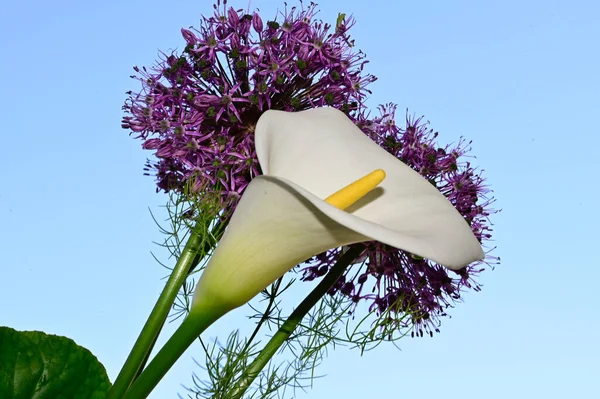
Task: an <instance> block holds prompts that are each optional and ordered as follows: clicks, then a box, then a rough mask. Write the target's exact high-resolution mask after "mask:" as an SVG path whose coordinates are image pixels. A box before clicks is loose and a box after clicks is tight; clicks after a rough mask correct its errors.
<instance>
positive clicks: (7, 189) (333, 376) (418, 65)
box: [0, 0, 600, 399]
mask: <svg viewBox="0 0 600 399" xmlns="http://www.w3.org/2000/svg"><path fill="white" fill-rule="evenodd" d="M321 3H322V4H321V7H320V8H321V10H322V13H321V17H322V18H324V19H326V20H329V21H331V22H334V21H335V17H336V16H337V13H338V12H345V13H348V14H350V13H353V14H354V15H355V16H356V18H357V19H358V23H357V25H356V27H355V28H354V29H353V32H354V33H353V34H354V37H355V39H356V43H357V46H358V47H360V48H361V49H363V50H364V51H365V52H366V53H367V55H368V58H369V59H370V60H371V63H370V64H369V69H368V70H369V72H371V73H373V74H375V75H376V76H378V77H379V80H378V81H377V82H376V83H375V84H373V85H372V89H373V91H374V94H373V96H372V98H371V104H377V103H381V102H387V101H394V102H396V103H398V104H399V109H400V110H402V109H404V108H406V107H408V108H410V110H411V111H413V112H415V113H417V114H424V115H425V116H426V117H427V119H429V120H430V121H431V122H432V126H433V127H434V128H435V129H436V130H438V131H440V134H441V136H440V137H441V139H442V140H443V141H445V142H450V141H454V140H456V139H458V137H459V136H464V137H466V138H469V139H472V140H473V153H474V154H476V155H477V159H476V160H475V163H476V164H478V165H479V166H481V167H482V168H484V169H485V170H486V176H487V178H488V181H489V183H490V184H491V186H492V187H493V189H494V190H495V196H496V197H497V198H498V202H497V206H498V207H499V208H502V209H503V212H502V213H501V214H499V215H497V216H496V217H494V221H495V225H496V226H495V234H494V237H495V239H496V244H497V246H498V249H497V251H496V252H495V253H496V254H497V255H499V256H501V257H502V264H501V265H500V266H499V267H498V268H496V270H495V271H489V272H486V273H484V274H483V276H482V277H481V281H482V282H483V283H484V285H485V287H484V290H483V291H482V292H481V293H473V294H469V295H466V300H465V303H463V304H461V305H460V306H458V307H457V308H456V309H454V310H453V311H452V312H451V314H452V318H451V319H446V320H445V321H444V324H443V326H442V333H441V334H438V335H436V336H435V337H434V338H423V339H405V340H404V341H401V342H400V346H401V350H397V349H395V348H394V347H393V346H391V345H384V346H382V347H380V348H378V349H377V350H375V351H373V352H369V353H367V354H366V355H364V356H363V357H360V356H359V354H358V352H355V351H350V350H348V349H345V348H339V349H337V350H335V351H333V352H330V354H329V357H328V358H327V359H326V361H325V363H324V364H323V366H321V367H320V368H319V369H318V372H319V373H320V374H326V375H327V376H326V377H325V378H323V379H320V380H318V381H316V383H315V386H314V389H312V390H310V391H308V392H307V393H302V392H297V395H296V397H297V398H314V399H320V398H322V399H325V398H330V397H343V398H348V399H361V398H377V397H392V398H395V397H421V398H442V397H444V398H461V399H469V398H505V397H512V398H530V397H539V398H542V397H543V398H547V399H552V398H565V397H592V396H594V395H595V394H597V392H599V391H600V379H599V378H598V376H599V375H600V366H599V363H598V359H599V358H600V343H599V340H598V330H599V328H600V317H599V316H600V311H599V310H598V304H597V294H596V293H595V292H596V291H597V287H598V282H599V281H600V268H599V261H598V257H597V256H596V255H594V253H595V252H594V251H595V250H594V248H597V247H598V236H597V228H598V226H599V225H600V218H599V216H598V198H597V196H598V187H597V184H598V183H597V177H598V173H599V172H600V162H599V161H598V154H597V152H598V149H599V148H600V138H599V137H600V136H599V134H598V130H599V129H598V125H597V123H598V122H597V119H598V113H599V111H600V100H599V95H600V73H599V72H598V71H600V55H599V54H600V52H599V50H598V49H599V47H598V46H599V45H598V43H599V41H600V22H599V21H600V6H599V5H598V3H597V2H595V1H592V0H590V1H577V0H575V1H569V2H567V1H548V0H546V1H514V0H512V1H502V2H500V1H490V2H483V1H441V0H440V1H418V2H417V1H398V2H394V1H379V0H369V1H351V0H349V1H343V2H342V1H339V2H337V1H335V2H334V1H321ZM231 4H233V5H234V6H236V8H245V7H247V6H248V3H247V1H232V2H231ZM290 4H292V2H290ZM282 6H283V3H282V2H280V1H271V0H261V1H254V0H253V1H252V4H251V7H252V8H254V7H258V8H260V9H261V11H262V12H263V13H264V15H266V16H269V17H270V16H273V15H274V14H275V11H276V8H277V7H282ZM211 11H212V7H211V3H210V2H208V1H206V2H204V1H191V0H190V1H184V0H173V1H172V2H165V1H160V2H159V1H156V0H144V1H140V0H135V1H134V0H126V1H116V0H107V1H102V2H85V1H68V0H54V1H34V0H21V1H18V2H17V1H10V2H8V1H7V2H3V3H2V5H1V6H0V56H1V57H2V62H1V63H0V76H2V78H3V79H2V85H1V86H0V120H1V121H2V122H1V123H0V135H1V138H2V140H1V142H2V155H1V156H0V182H1V185H0V224H1V226H2V228H1V229H0V249H1V256H0V325H8V326H11V327H13V328H16V329H21V330H44V331H46V332H49V333H53V334H59V335H66V336H69V337H71V338H73V339H75V341H76V342H77V343H79V344H81V345H83V346H85V347H87V348H89V349H90V350H91V351H92V352H93V353H94V354H96V355H97V356H98V358H99V359H100V360H101V361H102V362H103V363H104V364H105V365H106V368H107V370H108V372H109V375H110V377H111V379H113V378H114V377H115V375H116V373H117V371H118V369H119V367H120V366H121V364H122V362H123V360H124V358H125V356H126V354H127V353H128V350H129V348H130V347H131V345H132V343H133V341H134V339H135V337H136V336H137V333H138V332H139V329H140V327H141V325H142V323H143V321H144V320H145V318H146V316H147V314H148V312H149V309H150V308H151V306H152V304H153V301H154V300H155V298H156V296H157V295H158V293H159V292H160V290H161V287H162V285H163V282H162V281H161V277H163V276H164V274H165V272H164V270H163V269H162V268H161V267H160V266H158V265H157V264H156V262H155V261H154V260H153V258H152V256H151V255H150V251H151V250H156V249H157V248H156V246H154V245H153V244H152V241H153V240H159V239H160V238H161V237H160V235H159V233H158V230H157V228H156V227H155V225H154V222H153V221H152V219H151V217H150V214H149V211H148V208H150V209H152V210H153V211H155V212H159V213H160V208H159V206H160V205H163V204H164V202H165V200H166V198H165V196H164V195H159V194H156V193H155V192H154V183H153V179H152V178H148V177H144V176H142V167H143V164H144V161H145V159H146V157H147V156H149V153H147V152H144V151H142V149H141V148H140V143H139V142H137V141H135V140H133V139H131V138H130V137H128V134H127V132H126V131H124V130H122V129H121V128H120V119H121V116H122V112H121V105H122V102H123V100H124V99H125V94H124V92H125V91H126V90H129V89H138V87H139V86H137V84H136V83H135V82H134V81H132V80H130V79H129V77H128V76H129V75H130V74H131V72H132V70H131V67H132V66H133V65H140V66H141V65H150V64H152V63H153V61H154V60H155V59H156V56H157V53H158V51H159V50H168V49H174V48H177V47H182V43H183V41H182V39H181V37H180V33H179V29H180V27H182V26H185V27H187V26H190V25H197V22H198V20H199V17H200V15H201V14H202V13H210V12H211ZM306 290H307V291H308V286H307V287H306ZM300 298H301V297H300V294H299V296H298V298H297V299H298V300H300ZM243 314H244V312H243V311H238V314H232V315H230V316H228V317H226V318H225V319H223V320H221V321H219V322H218V323H217V325H215V326H213V327H211V329H209V330H208V331H207V336H209V337H221V338H224V337H225V336H226V335H227V333H228V332H229V331H230V330H231V329H232V328H236V326H238V325H240V323H247V322H246V321H244V320H243V318H242V317H243ZM172 327H173V326H169V330H171V331H172V329H173V328H172ZM194 356H196V357H198V360H202V358H201V356H200V352H199V351H198V350H196V351H193V350H192V351H190V352H188V353H187V354H186V355H184V357H183V358H182V360H181V361H180V362H179V363H178V364H177V366H176V367H175V368H174V369H173V370H172V372H171V373H170V374H169V375H168V377H167V378H166V379H165V380H164V382H162V383H161V384H160V385H159V387H158V388H157V390H156V391H155V393H154V394H153V395H152V396H151V397H152V398H155V399H156V398H174V397H176V394H177V393H182V394H184V393H185V390H184V389H183V388H182V387H181V385H180V384H185V385H190V383H191V378H190V374H191V372H192V371H196V372H199V370H198V368H197V366H195V365H194V363H193V361H192V358H193V357H194ZM288 397H289V395H288Z"/></svg>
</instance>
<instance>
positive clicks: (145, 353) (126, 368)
mask: <svg viewBox="0 0 600 399" xmlns="http://www.w3.org/2000/svg"><path fill="white" fill-rule="evenodd" d="M203 228H204V224H203V223H197V224H196V225H195V226H194V227H193V228H192V229H191V232H190V238H189V240H188V242H187V243H186V245H185V247H184V249H183V251H182V253H181V256H180V257H179V259H178V261H177V264H176V265H175V268H174V269H173V272H172V273H171V275H170V276H169V280H168V281H167V284H166V285H165V288H164V289H163V291H162V292H161V294H160V296H159V298H158V300H157V301H156V304H155V305H154V308H153V309H152V312H151V313H150V316H148V319H147V321H146V324H145V325H144V327H143V328H142V331H141V332H140V335H139V336H138V339H137V340H136V342H135V344H134V346H133V348H132V350H131V352H130V353H129V356H128V357H127V360H126V361H125V364H124V365H123V368H122V369H121V371H120V372H119V375H118V376H117V378H116V380H115V382H114V384H113V386H112V388H111V390H110V392H109V393H108V396H107V399H119V398H121V397H122V396H123V394H124V393H125V392H126V391H127V389H128V388H129V386H130V385H131V384H132V382H133V380H134V379H135V378H136V376H137V375H139V374H140V372H141V370H142V369H143V367H144V365H145V363H146V361H147V359H148V357H149V355H150V352H151V351H152V348H153V347H154V343H155V342H156V338H157V337H158V334H159V333H160V330H161V329H162V326H163V325H164V323H165V320H166V319H167V316H168V314H169V311H170V310H171V307H172V305H173V302H174V301H175V297H176V296H177V293H178V292H179V289H180V288H181V286H182V285H183V283H184V281H185V279H186V277H187V276H188V275H189V271H190V270H192V269H193V268H194V266H195V265H196V264H198V262H199V261H200V259H199V256H198V254H199V253H201V252H202V250H203V249H204V244H205V237H204V234H205V232H204V231H200V230H202V229H203Z"/></svg>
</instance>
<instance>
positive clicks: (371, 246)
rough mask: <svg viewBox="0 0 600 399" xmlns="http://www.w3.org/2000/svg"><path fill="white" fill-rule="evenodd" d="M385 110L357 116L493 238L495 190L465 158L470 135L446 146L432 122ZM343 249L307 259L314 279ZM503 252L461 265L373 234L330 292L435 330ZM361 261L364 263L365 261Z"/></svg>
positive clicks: (479, 233) (483, 235) (416, 331)
mask: <svg viewBox="0 0 600 399" xmlns="http://www.w3.org/2000/svg"><path fill="white" fill-rule="evenodd" d="M379 110H380V112H381V115H380V116H379V117H376V118H373V119H369V117H368V116H365V115H364V114H361V115H359V117H358V118H356V120H355V123H356V124H357V126H358V127H360V128H361V129H362V130H363V131H364V132H365V133H366V134H367V135H369V137H371V138H372V139H373V140H374V141H375V142H377V143H378V144H379V145H380V146H381V147H383V148H384V149H385V150H386V151H388V152H389V153H391V154H393V155H394V156H396V157H397V158H398V159H400V160H401V161H402V162H404V163H405V164H407V165H408V166H410V167H412V168H413V169H414V170H415V171H417V172H418V173H419V174H421V175H422V176H423V177H425V178H426V179H427V180H428V181H429V182H430V183H431V184H432V185H434V186H435V187H436V188H437V189H438V190H440V192H441V193H442V194H444V196H446V198H448V200H450V202H451V203H452V204H453V205H454V206H455V207H456V209H457V210H458V211H459V212H460V214H461V215H463V216H464V218H465V220H466V221H467V222H468V223H469V225H470V226H471V228H472V230H473V233H474V234H475V236H476V237H477V239H478V240H479V241H480V242H481V243H483V244H485V241H487V240H489V239H490V238H491V228H490V222H489V219H488V217H489V216H490V214H493V213H495V211H494V210H493V209H491V208H490V205H491V204H492V203H493V202H494V200H493V198H491V197H489V198H488V197H487V194H489V190H488V189H487V187H486V185H485V184H484V179H483V178H482V177H481V174H480V173H478V172H477V171H476V170H475V169H474V168H473V167H472V166H471V164H470V163H469V162H466V161H464V160H463V159H464V158H465V157H466V156H467V154H468V152H469V150H470V148H469V147H468V145H469V144H470V143H467V142H464V141H463V140H460V141H459V142H458V143H457V144H456V145H454V146H445V147H444V148H441V147H438V146H437V145H436V142H435V139H436V138H437V136H438V133H437V132H434V131H433V130H432V129H430V128H428V123H425V122H423V121H422V118H412V117H409V116H407V118H406V122H405V123H406V124H405V127H404V128H400V127H398V126H397V125H396V121H395V112H396V106H395V105H394V104H387V105H384V106H380V107H379ZM341 250H342V249H341V248H336V249H332V250H330V251H327V252H325V253H322V254H319V255H317V256H316V257H314V258H313V259H311V260H309V261H308V262H307V263H308V264H309V266H307V267H304V279H305V280H309V281H310V280H314V279H315V278H318V277H320V276H323V275H324V274H325V273H327V271H328V270H329V269H330V267H332V266H333V265H334V264H335V262H336V260H337V259H338V258H339V256H340V252H341ZM488 252H489V251H488ZM498 260H499V259H497V258H495V257H493V256H491V255H489V253H488V255H487V257H486V259H485V260H484V261H483V262H477V263H473V264H471V265H469V266H467V267H465V268H463V269H461V270H459V271H456V272H454V271H451V270H449V269H446V268H445V267H442V266H440V265H438V264H436V263H434V262H431V261H429V260H427V259H423V258H420V257H418V256H415V255H413V254H410V253H407V252H405V251H401V250H397V249H395V248H392V247H390V246H387V245H385V244H381V243H378V242H370V243H366V249H365V251H364V252H363V253H362V255H361V256H360V257H359V259H357V264H356V265H355V266H354V267H350V268H349V269H348V270H347V272H346V273H345V275H344V276H342V278H340V280H338V282H337V283H336V285H335V286H334V287H332V289H331V290H330V294H332V295H333V294H335V293H341V294H342V295H345V296H347V297H349V298H350V299H351V300H352V301H353V302H354V303H355V304H358V303H359V302H360V301H370V302H371V307H370V309H371V310H372V311H376V312H377V313H378V314H380V315H385V317H386V318H387V320H386V321H387V322H389V323H395V325H396V326H397V327H399V328H407V327H408V328H411V329H412V331H411V335H412V336H415V335H416V336H423V335H424V334H428V335H433V332H439V328H438V327H439V318H440V317H443V316H446V309H447V308H449V307H451V306H452V305H453V304H454V303H456V302H457V301H459V300H460V298H461V297H460V295H461V291H463V289H465V288H470V289H473V290H475V291H479V290H480V285H479V284H478V283H477V282H476V281H475V279H474V277H475V276H476V275H477V274H478V273H480V272H481V271H483V269H484V267H483V266H484V265H486V264H488V265H489V264H490V262H497V261H498ZM363 261H365V262H364V263H363ZM359 262H360V263H359ZM359 264H364V266H363V267H357V266H358V265H359ZM369 281H370V282H369ZM407 315H408V316H409V317H406V316H407Z"/></svg>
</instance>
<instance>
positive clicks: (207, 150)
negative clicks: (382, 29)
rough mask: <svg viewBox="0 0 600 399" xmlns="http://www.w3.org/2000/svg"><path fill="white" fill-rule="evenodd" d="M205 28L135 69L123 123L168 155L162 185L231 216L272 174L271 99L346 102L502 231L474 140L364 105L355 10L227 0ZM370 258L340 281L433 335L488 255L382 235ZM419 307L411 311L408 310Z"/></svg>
mask: <svg viewBox="0 0 600 399" xmlns="http://www.w3.org/2000/svg"><path fill="white" fill-rule="evenodd" d="M214 10H215V11H214V14H213V15H212V16H211V17H209V18H203V20H202V23H201V26H200V28H199V29H194V28H190V29H182V30H181V33H182V36H183V39H184V41H185V48H184V49H183V51H182V52H181V53H180V54H177V53H172V54H162V56H161V59H160V61H159V62H158V63H157V65H155V66H154V67H152V68H146V67H142V68H137V67H136V68H134V69H135V71H136V75H134V76H132V77H133V78H135V79H138V80H139V81H140V83H141V86H142V90H141V91H140V92H139V93H133V92H128V94H129V99H128V100H127V101H126V103H125V106H124V110H125V111H126V113H127V114H128V115H127V116H125V117H124V118H123V123H122V127H123V128H125V129H130V130H131V131H132V132H133V133H134V135H135V138H139V139H141V140H143V144H142V147H143V148H144V149H148V150H152V151H154V155H155V157H156V158H157V159H156V160H155V161H148V163H147V165H146V168H145V171H146V174H149V175H154V176H155V177H156V179H157V191H161V190H162V191H165V192H170V191H174V192H183V191H184V190H185V189H186V188H188V187H189V186H192V189H194V190H197V191H198V192H200V193H211V194H214V195H216V196H217V197H218V198H220V202H221V207H222V208H221V209H227V210H228V214H229V215H230V214H231V213H230V212H231V211H233V209H234V208H235V205H236V204H237V201H238V199H239V197H240V195H241V194H242V192H243V191H244V189H245V188H246V186H247V185H248V183H249V182H250V180H251V179H252V178H253V177H254V176H256V175H258V174H260V173H261V171H260V170H259V165H258V160H257V158H256V153H255V151H254V136H253V132H254V127H255V125H256V122H257V120H258V118H259V117H260V115H261V114H262V113H263V112H264V111H265V110H267V109H280V110H287V111H299V110H304V109H308V108H312V107H318V106H332V107H335V108H338V109H341V110H342V111H344V112H345V113H347V114H348V116H349V117H350V118H351V119H352V120H353V121H354V122H355V123H356V124H357V126H358V127H359V128H361V129H362V130H363V131H364V132H365V133H366V134H368V135H369V136H370V137H371V138H372V139H373V140H375V141H376V142H377V143H378V144H379V145H381V146H382V147H383V148H385V149H386V150H387V151H388V152H390V153H391V154H393V155H394V156H396V157H398V158H399V159H400V160H402V161H403V162H405V163H406V164H408V165H409V166H411V167H412V168H414V169H415V170H416V171H417V172H419V173H420V174H421V175H423V176H424V177H425V178H427V179H428V180H429V181H430V182H431V184H433V185H435V186H436V187H437V188H438V189H439V190H440V191H441V192H442V193H443V194H444V195H445V196H446V197H447V198H448V199H449V200H450V201H451V202H452V203H453V204H454V205H455V206H456V208H457V209H458V211H459V212H460V213H461V214H462V215H463V216H464V217H465V219H466V220H467V221H468V222H469V224H470V225H471V227H472V229H473V232H474V233H475V235H476V236H477V238H478V239H479V240H480V241H481V242H482V243H485V241H487V240H489V239H490V238H491V235H490V232H491V229H490V223H489V221H488V216H489V215H490V214H492V213H494V211H493V210H491V209H490V204H491V203H492V202H493V199H491V198H489V199H488V198H487V197H486V195H487V194H488V192H489V191H488V189H487V187H486V186H485V185H484V180H483V178H482V177H481V174H480V173H479V172H478V171H476V170H475V169H474V168H473V167H472V166H471V165H470V164H469V162H466V161H464V158H465V157H467V153H468V150H469V148H468V145H469V143H466V142H464V141H460V142H459V143H458V144H456V145H455V146H446V147H444V148H439V147H438V146H436V145H435V142H434V140H435V138H436V136H437V133H434V132H433V131H432V130H430V129H428V124H427V123H423V121H422V120H421V118H417V119H415V118H410V117H408V118H407V119H406V126H405V127H404V128H399V127H398V126H397V125H396V122H395V106H394V105H392V104H388V105H385V106H381V107H380V111H381V116H379V117H375V118H370V117H369V115H368V114H367V111H366V108H365V106H364V100H365V97H366V95H367V94H368V93H370V91H369V90H367V86H368V85H369V83H371V82H373V81H375V77H374V76H372V75H368V74H363V67H364V65H365V64H366V63H367V61H366V60H365V56H364V54H363V53H362V52H360V51H354V50H353V46H354V42H353V41H352V40H351V39H350V37H349V35H348V30H349V29H350V28H351V27H352V26H353V25H354V23H355V21H354V19H353V18H345V17H343V15H340V18H339V19H338V21H337V23H336V25H335V26H331V25H329V24H326V23H323V22H321V21H319V20H316V19H315V15H316V14H317V11H316V5H315V4H313V3H311V4H310V5H309V6H308V7H303V6H302V7H300V9H298V8H296V7H292V8H291V9H289V10H288V9H287V7H286V9H285V11H284V12H282V13H280V14H279V15H278V16H277V18H274V19H273V20H267V21H263V19H262V18H261V16H260V15H259V14H258V13H256V12H255V13H253V14H252V15H250V14H245V13H244V12H243V11H241V10H234V9H233V8H229V9H228V8H227V7H226V1H223V2H222V3H221V2H219V1H218V2H217V4H216V5H215V6H214ZM341 251H342V249H341V248H338V249H334V250H330V251H327V252H326V253H323V254H320V255H317V256H316V257H314V258H313V259H311V260H309V261H308V262H307V263H306V265H305V266H304V268H303V272H304V279H305V280H313V279H315V278H318V277H320V276H323V275H324V274H326V273H327V271H328V270H329V268H330V267H331V266H332V265H333V264H334V263H335V262H336V260H337V259H338V257H339V255H340V253H341ZM359 260H363V261H365V262H364V266H359V265H358V264H357V265H355V266H353V267H351V268H349V269H348V271H347V272H346V274H345V275H344V276H343V277H342V278H341V279H340V280H339V281H338V282H337V284H336V285H335V286H334V287H333V288H332V289H331V292H330V293H331V294H335V293H340V294H342V295H345V296H347V297H348V298H350V299H351V300H352V301H354V302H355V303H356V304H358V303H359V302H361V301H367V302H369V303H370V307H371V309H372V310H374V311H375V312H377V313H379V314H380V315H385V317H386V318H387V321H388V322H390V323H396V324H395V325H397V327H398V328H411V329H413V331H412V333H413V335H415V334H416V335H420V336H422V335H424V334H430V335H432V334H433V332H434V331H438V326H439V318H440V317H442V316H445V315H446V313H445V311H446V309H447V308H448V307H450V306H452V305H453V304H454V303H455V302H457V301H459V300H460V298H461V297H460V295H461V291H463V290H464V289H466V288H472V289H474V290H479V289H480V285H479V284H478V283H477V282H476V281H475V277H476V276H477V274H478V273H479V272H481V271H482V270H483V269H484V266H485V265H486V264H490V263H494V262H497V260H498V259H497V258H494V257H492V256H490V255H489V254H488V257H487V259H486V260H485V261H484V262H480V263H476V264H472V265H469V266H468V267H466V268H464V269H462V270H461V271H459V272H452V271H449V270H447V269H445V268H443V267H442V266H439V265H437V264H435V263H432V262H430V261H428V260H424V259H421V258H418V257H416V256H414V255H411V254H409V253H406V252H404V251H400V250H397V249H395V248H391V247H389V246H386V245H384V244H380V243H376V242H372V243H368V244H367V249H366V250H365V251H364V253H363V254H362V257H361V259H359ZM406 315H409V316H410V317H408V318H407V317H406Z"/></svg>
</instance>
